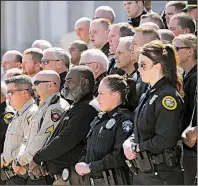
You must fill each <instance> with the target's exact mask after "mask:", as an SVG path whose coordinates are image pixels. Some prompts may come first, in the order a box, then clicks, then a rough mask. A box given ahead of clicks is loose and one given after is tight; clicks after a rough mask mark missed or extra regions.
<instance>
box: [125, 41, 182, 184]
mask: <svg viewBox="0 0 198 186" xmlns="http://www.w3.org/2000/svg"><path fill="white" fill-rule="evenodd" d="M138 63H139V69H138V70H139V72H140V76H141V77H142V80H143V81H144V82H146V83H150V85H151V88H150V89H148V91H147V92H146V93H145V95H144V96H142V99H141V100H140V102H139V105H138V107H137V109H136V112H135V116H134V133H133V135H132V136H131V137H130V138H129V139H128V140H126V141H125V143H124V144H123V148H124V154H125V156H126V157H127V159H129V160H132V162H130V165H131V166H130V167H132V168H133V169H132V168H131V170H132V171H133V173H134V176H133V184H134V185H141V184H145V185H150V184H151V185H164V184H165V185H166V184H167V185H174V184H183V172H182V170H181V165H180V155H181V151H179V150H181V149H179V148H177V146H176V145H177V141H178V139H179V136H180V130H179V129H180V127H181V126H180V117H181V115H182V110H183V101H182V99H181V96H180V94H181V93H182V89H181V83H179V82H180V81H179V79H178V78H177V60H176V55H175V51H174V49H173V47H172V45H168V44H166V45H165V44H163V43H162V42H161V41H153V42H151V43H149V44H146V45H144V47H143V49H142V51H141V54H140V57H139V62H138ZM179 93H180V94H179Z"/></svg>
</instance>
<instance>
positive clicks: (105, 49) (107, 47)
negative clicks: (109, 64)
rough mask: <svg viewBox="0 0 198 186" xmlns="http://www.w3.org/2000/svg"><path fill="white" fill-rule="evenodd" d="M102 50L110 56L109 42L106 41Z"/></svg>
mask: <svg viewBox="0 0 198 186" xmlns="http://www.w3.org/2000/svg"><path fill="white" fill-rule="evenodd" d="M101 50H102V52H103V53H104V54H105V55H106V56H107V57H108V55H109V43H106V44H105V45H104V46H103V47H102V48H101Z"/></svg>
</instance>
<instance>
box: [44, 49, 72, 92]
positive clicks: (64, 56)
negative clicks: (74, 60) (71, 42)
mask: <svg viewBox="0 0 198 186" xmlns="http://www.w3.org/2000/svg"><path fill="white" fill-rule="evenodd" d="M70 63H71V59H70V55H69V54H68V53H67V52H66V51H65V50H64V49H62V48H57V47H52V48H48V49H46V50H45V51H44V52H43V58H42V60H41V68H42V69H43V70H54V71H55V72H57V73H58V74H59V76H60V79H61V84H60V90H61V89H62V88H63V87H64V83H65V77H66V75H67V72H68V70H69V66H70Z"/></svg>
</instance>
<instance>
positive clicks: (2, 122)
mask: <svg viewBox="0 0 198 186" xmlns="http://www.w3.org/2000/svg"><path fill="white" fill-rule="evenodd" d="M6 97H7V86H6V84H5V83H4V82H3V81H1V104H0V140H1V141H0V153H2V152H3V146H4V141H5V134H6V131H7V128H8V125H9V123H10V122H11V120H12V118H13V117H14V114H15V111H14V109H13V108H12V107H11V106H10V105H9V104H8V103H7V101H6ZM0 185H5V182H3V181H2V180H1V179H0Z"/></svg>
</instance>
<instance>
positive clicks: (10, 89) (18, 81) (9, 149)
mask: <svg viewBox="0 0 198 186" xmlns="http://www.w3.org/2000/svg"><path fill="white" fill-rule="evenodd" d="M5 83H6V84H7V93H8V100H9V102H10V104H11V106H12V107H13V108H14V109H15V110H16V111H17V113H16V115H15V117H14V118H13V120H12V121H11V123H10V124H9V126H8V129H7V132H6V136H5V142H4V149H3V153H2V154H1V168H5V167H7V166H8V165H10V164H11V163H12V161H13V159H14V157H15V156H16V155H17V154H18V152H19V147H20V145H21V143H22V140H23V138H24V136H25V135H26V133H27V131H28V127H29V122H30V118H31V117H32V115H33V114H34V113H35V112H36V111H37V109H38V106H37V105H36V104H35V101H34V99H33V98H32V94H33V90H32V82H31V78H30V77H29V76H26V75H20V76H15V77H11V78H9V79H7V80H5ZM15 178H16V182H13V181H12V180H13V179H15ZM20 179H21V178H20ZM6 184H22V182H20V181H19V179H18V177H17V176H14V177H12V178H11V179H9V180H7V181H6Z"/></svg>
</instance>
